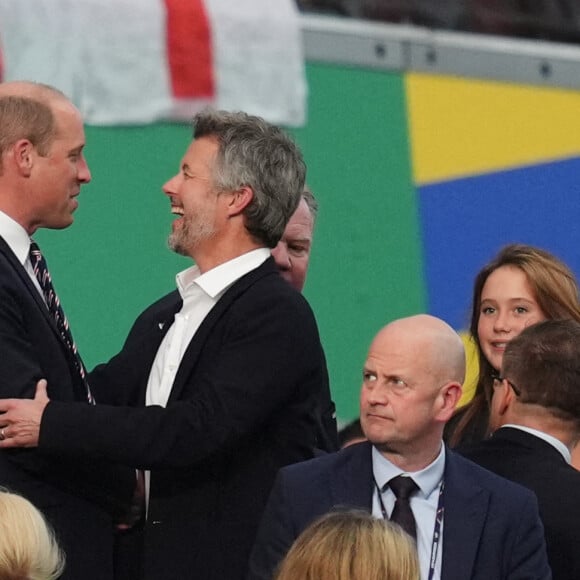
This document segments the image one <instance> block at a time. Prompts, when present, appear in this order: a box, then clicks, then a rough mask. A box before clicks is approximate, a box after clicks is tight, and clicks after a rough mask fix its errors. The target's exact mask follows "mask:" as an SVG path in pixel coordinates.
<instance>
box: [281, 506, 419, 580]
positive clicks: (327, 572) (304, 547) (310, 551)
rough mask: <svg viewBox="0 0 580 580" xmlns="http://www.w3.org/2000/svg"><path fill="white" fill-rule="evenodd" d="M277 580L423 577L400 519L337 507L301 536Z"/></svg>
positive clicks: (408, 579)
mask: <svg viewBox="0 0 580 580" xmlns="http://www.w3.org/2000/svg"><path fill="white" fill-rule="evenodd" d="M276 580H419V563H418V558H417V549H416V547H415V543H414V542H413V540H412V539H411V538H410V537H409V536H408V535H407V534H406V533H405V532H404V531H403V530H402V529H401V528H400V527H399V526H397V525H396V524H392V523H391V522H388V521H384V520H380V519H376V518H374V517H373V516H372V515H371V514H369V513H367V512H364V511H359V510H348V511H336V512H331V513H329V514H326V515H325V516H323V517H321V518H319V519H318V520H315V521H314V522H313V523H312V524H310V526H308V527H307V528H306V529H305V530H304V531H303V532H302V533H301V534H300V536H298V538H297V539H296V541H295V542H294V544H293V545H292V547H291V548H290V551H289V552H288V554H287V555H286V558H284V560H283V561H282V563H281V564H280V567H279V569H278V574H277V576H276Z"/></svg>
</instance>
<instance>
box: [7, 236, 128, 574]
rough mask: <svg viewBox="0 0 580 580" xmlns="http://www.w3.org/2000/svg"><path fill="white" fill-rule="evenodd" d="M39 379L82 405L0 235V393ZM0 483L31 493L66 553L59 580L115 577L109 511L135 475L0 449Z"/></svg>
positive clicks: (38, 305) (81, 394)
mask: <svg viewBox="0 0 580 580" xmlns="http://www.w3.org/2000/svg"><path fill="white" fill-rule="evenodd" d="M41 378H45V379H47V380H48V395H49V397H50V398H51V399H54V400H57V401H85V402H86V400H87V399H86V394H85V391H84V388H83V385H82V383H81V380H80V377H79V374H78V371H77V370H76V369H75V366H74V360H73V357H72V356H71V353H70V352H69V350H68V349H67V347H66V346H65V344H64V343H63V341H62V340H61V338H60V336H59V334H58V331H57V328H56V325H55V323H54V321H53V320H52V318H51V315H50V314H49V312H48V309H47V307H46V305H45V303H44V302H43V300H42V298H41V296H40V294H39V292H38V290H37V289H36V287H35V286H34V284H33V283H32V281H31V280H30V277H29V275H28V274H27V272H26V270H25V269H24V268H23V267H22V265H21V264H20V262H19V261H18V259H17V258H16V256H15V255H14V253H13V252H12V250H11V249H10V248H9V246H8V245H7V244H6V242H5V241H4V240H3V239H2V238H0V398H12V397H15V398H32V397H33V396H34V392H35V387H36V382H37V381H38V380H39V379H41ZM87 405H88V403H87ZM0 486H2V487H6V488H8V489H9V490H11V491H14V492H17V493H19V494H21V495H23V496H25V497H26V498H28V499H29V500H30V501H31V502H32V503H34V504H35V505H36V506H37V507H38V508H39V509H40V510H41V511H42V512H43V513H44V514H45V515H46V517H47V518H48V520H49V522H50V523H51V524H52V525H53V527H54V528H55V530H56V533H57V536H58V539H59V541H60V544H61V546H62V547H63V548H64V550H65V552H66V556H67V566H66V571H65V575H64V576H63V578H66V579H74V580H78V579H79V578H83V579H87V580H110V579H112V578H113V532H114V528H113V515H114V514H116V513H120V512H121V511H123V510H124V509H126V506H127V505H128V502H129V500H130V498H131V495H132V492H133V489H134V486H135V474H134V472H132V471H131V470H130V469H127V468H125V467H119V466H112V465H109V464H106V463H103V462H102V461H94V460H89V459H83V458H82V457H79V458H76V459H71V458H67V457H66V456H62V455H50V454H45V453H42V452H41V451H38V450H36V449H15V450H1V451H0Z"/></svg>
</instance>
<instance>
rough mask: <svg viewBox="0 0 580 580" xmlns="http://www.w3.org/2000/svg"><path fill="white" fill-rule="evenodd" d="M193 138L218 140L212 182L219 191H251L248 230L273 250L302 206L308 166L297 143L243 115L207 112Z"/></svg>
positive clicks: (200, 117) (199, 116) (196, 122)
mask: <svg viewBox="0 0 580 580" xmlns="http://www.w3.org/2000/svg"><path fill="white" fill-rule="evenodd" d="M193 126H194V130H193V137H194V139H199V138H201V137H214V138H216V139H217V141H218V153H217V157H216V163H215V166H214V174H213V184H214V186H215V187H216V188H217V189H218V191H235V190H237V189H240V188H242V187H249V188H251V189H252V192H253V194H254V197H253V199H252V201H251V202H250V203H249V204H248V206H247V207H246V208H245V210H244V216H245V219H246V222H245V223H246V229H247V230H248V232H249V233H250V235H251V236H252V238H254V239H255V240H256V241H258V242H259V243H263V244H265V245H266V246H267V247H270V248H274V247H275V246H276V244H277V243H278V241H279V240H280V238H281V237H282V234H283V233H284V228H285V227H286V224H287V223H288V220H289V219H290V217H292V214H293V213H294V211H295V210H296V208H297V207H298V204H299V203H300V199H301V197H302V194H303V191H304V183H305V179H306V165H305V163H304V159H303V157H302V153H301V152H300V149H299V148H298V147H297V145H296V144H295V143H294V141H293V140H292V139H291V138H290V137H289V136H288V135H287V134H286V133H284V131H282V130H281V129H280V128H278V127H276V126H274V125H271V124H270V123H267V122H266V121H265V120H264V119H261V118H260V117H254V116H251V115H248V114H246V113H242V112H228V111H216V110H213V109H205V110H204V111H202V112H200V113H198V114H197V115H196V116H195V117H194V120H193Z"/></svg>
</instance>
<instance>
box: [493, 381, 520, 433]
mask: <svg viewBox="0 0 580 580" xmlns="http://www.w3.org/2000/svg"><path fill="white" fill-rule="evenodd" d="M492 388H493V392H492V396H491V402H490V405H489V425H490V427H491V429H492V431H495V430H496V429H499V428H500V427H501V426H502V425H503V424H504V423H506V415H507V413H508V411H509V409H510V408H511V405H512V403H513V401H514V398H515V393H514V391H513V389H511V388H510V387H509V386H508V385H507V383H506V381H505V380H504V381H503V382H502V384H501V385H498V386H494V387H492Z"/></svg>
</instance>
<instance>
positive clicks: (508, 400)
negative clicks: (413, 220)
mask: <svg viewBox="0 0 580 580" xmlns="http://www.w3.org/2000/svg"><path fill="white" fill-rule="evenodd" d="M501 375H502V376H501V377H498V378H497V379H496V381H495V383H494V392H493V397H492V400H491V410H490V421H491V427H492V429H493V431H494V433H493V436H492V438H491V439H488V440H486V441H483V442H482V443H480V444H477V445H474V446H472V447H468V448H466V449H464V450H460V452H462V453H463V454H464V455H465V456H466V457H468V458H469V459H471V460H473V461H475V462H476V463H479V464H480V465H482V466H483V467H485V468H487V469H489V470H491V471H493V472H495V473H497V474H499V475H501V476H503V477H506V478H508V479H511V480H512V481H516V482H518V483H520V484H521V485H525V486H526V487H527V488H529V489H531V490H532V491H533V492H535V494H536V495H537V497H538V503H539V506H540V516H541V518H542V522H543V524H544V529H545V534H546V545H547V548H548V560H549V562H550V566H551V568H552V574H553V577H554V580H577V579H578V578H580V552H579V551H578V540H579V538H580V472H578V471H576V470H575V469H574V468H573V467H572V466H571V465H570V459H571V456H570V450H571V449H572V448H573V446H574V445H577V443H578V439H579V438H580V324H579V323H578V322H576V321H574V320H548V321H545V322H541V323H539V324H536V325H533V326H530V327H529V328H527V329H525V330H524V331H523V332H522V333H521V334H519V335H518V336H517V337H516V338H514V339H512V340H511V341H510V342H509V343H508V345H507V347H506V350H505V353H504V356H503V362H502V373H501Z"/></svg>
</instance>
